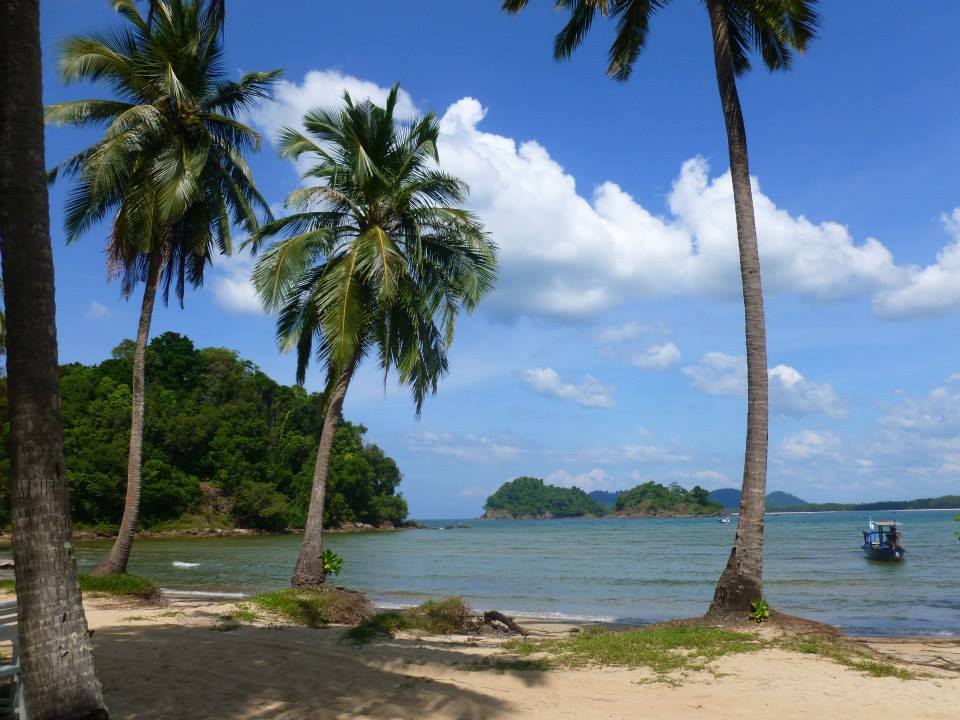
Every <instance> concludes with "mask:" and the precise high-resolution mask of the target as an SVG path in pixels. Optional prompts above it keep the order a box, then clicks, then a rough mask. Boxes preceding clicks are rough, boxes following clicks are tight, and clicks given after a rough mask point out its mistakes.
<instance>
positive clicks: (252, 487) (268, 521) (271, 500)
mask: <svg viewBox="0 0 960 720" xmlns="http://www.w3.org/2000/svg"><path fill="white" fill-rule="evenodd" d="M289 510H290V508H289V506H288V504H287V499H286V497H284V496H283V494H282V493H279V492H277V491H276V490H275V489H274V488H273V486H271V485H268V484H267V483H262V482H253V481H251V480H247V481H245V482H243V483H241V484H240V486H239V487H238V488H237V491H236V493H235V494H234V496H233V516H234V518H235V519H236V521H237V524H238V525H240V527H246V528H256V529H258V530H283V529H284V528H285V527H287V516H288V514H289Z"/></svg>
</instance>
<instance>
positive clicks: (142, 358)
mask: <svg viewBox="0 0 960 720" xmlns="http://www.w3.org/2000/svg"><path fill="white" fill-rule="evenodd" d="M162 268H163V258H162V257H161V254H160V252H159V251H157V250H154V251H153V252H151V253H150V265H149V268H148V270H147V283H146V286H145V287H144V290H143V302H142V304H141V305H140V324H139V325H138V326H137V343H136V349H135V350H134V353H133V393H132V395H133V397H132V408H131V413H130V449H129V452H128V453H127V495H126V498H125V500H124V504H123V519H122V520H121V521H120V532H119V533H118V534H117V539H116V541H115V542H114V543H113V547H112V548H111V549H110V554H109V555H108V556H107V557H105V558H104V559H103V560H101V561H100V562H99V563H97V565H96V567H94V568H93V570H91V571H90V573H91V574H92V575H118V574H121V573H125V572H126V571H127V563H128V562H129V561H130V551H131V549H132V548H133V534H134V531H135V530H136V527H137V520H138V519H139V517H140V469H141V466H142V464H143V462H142V461H143V407H144V399H143V397H144V390H145V380H146V361H147V342H148V341H149V340H150V321H151V320H152V319H153V306H154V302H155V301H156V298H157V286H158V285H159V284H160V271H161V270H162Z"/></svg>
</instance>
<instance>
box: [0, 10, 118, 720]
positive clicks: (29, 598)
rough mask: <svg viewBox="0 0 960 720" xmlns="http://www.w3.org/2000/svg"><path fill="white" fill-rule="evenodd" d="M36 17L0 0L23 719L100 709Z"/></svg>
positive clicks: (0, 222) (1, 145)
mask: <svg viewBox="0 0 960 720" xmlns="http://www.w3.org/2000/svg"><path fill="white" fill-rule="evenodd" d="M39 23H40V11H39V5H38V0H4V3H3V4H2V6H0V77H4V78H6V79H7V80H6V83H7V86H6V87H5V88H4V90H3V92H0V254H2V256H3V280H4V288H5V292H6V307H7V341H8V349H7V350H8V354H7V372H8V392H9V401H10V451H11V459H12V462H11V477H12V487H11V500H12V511H13V557H14V562H15V570H16V575H17V600H18V628H19V635H20V659H21V663H22V667H23V671H22V673H23V680H24V688H25V691H26V703H27V707H28V710H29V713H30V717H31V718H32V719H33V720H52V719H53V718H58V719H63V720H77V719H80V718H83V719H85V720H93V719H94V718H97V719H100V718H106V717H107V712H106V709H105V708H104V704H103V694H102V692H101V689H100V683H99V682H98V681H97V675H96V671H95V669H94V663H93V650H92V647H91V643H90V636H89V633H88V632H87V621H86V617H85V616H84V614H83V605H82V604H81V598H80V587H79V585H78V584H77V574H76V572H77V571H76V561H75V559H74V552H73V545H72V544H71V540H70V537H71V529H72V528H71V525H70V511H69V504H68V500H67V483H66V477H65V475H64V467H63V435H62V431H61V428H60V388H59V370H58V367H57V329H56V308H55V298H54V281H53V253H52V250H51V248H50V220H49V214H48V204H47V202H48V201H47V182H46V173H45V170H44V146H43V101H42V97H41V95H42V91H41V76H40V29H39Z"/></svg>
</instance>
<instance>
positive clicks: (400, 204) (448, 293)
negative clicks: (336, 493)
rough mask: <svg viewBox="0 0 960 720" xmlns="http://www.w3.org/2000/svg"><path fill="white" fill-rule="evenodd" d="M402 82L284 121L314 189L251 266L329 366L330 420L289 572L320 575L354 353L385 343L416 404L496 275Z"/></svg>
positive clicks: (315, 580)
mask: <svg viewBox="0 0 960 720" xmlns="http://www.w3.org/2000/svg"><path fill="white" fill-rule="evenodd" d="M398 90H399V88H398V87H396V86H395V87H394V88H393V89H391V91H390V93H389V95H388V97H387V100H386V103H385V105H384V106H383V107H380V106H378V105H376V104H374V103H373V102H371V101H369V100H367V101H364V102H360V103H355V102H354V101H353V99H352V98H351V97H350V95H349V94H345V95H344V104H343V107H341V108H338V109H329V110H324V109H317V110H313V111H311V112H309V113H307V114H306V116H305V117H304V120H303V125H304V128H305V129H306V134H305V133H303V132H301V131H299V130H295V129H291V128H285V129H284V130H283V131H282V132H281V133H280V135H279V138H278V145H279V148H280V152H281V153H282V154H283V155H284V156H286V157H288V158H290V159H291V160H298V159H300V158H302V157H304V156H312V157H313V158H315V159H316V164H314V165H313V166H312V167H311V168H310V169H309V170H307V171H306V172H305V173H304V176H303V177H304V180H305V181H306V182H308V183H311V185H309V186H308V187H304V188H301V189H299V190H296V191H294V192H293V193H291V194H290V196H289V197H288V198H287V207H288V208H289V209H290V210H291V211H292V212H291V214H290V215H287V216H286V217H283V218H280V219H278V220H275V221H273V222H271V223H269V224H267V225H264V226H263V227H262V228H260V230H259V231H258V232H256V233H255V234H254V235H253V237H252V238H251V243H252V247H253V250H254V252H257V251H259V249H260V246H261V244H262V242H263V240H264V239H265V238H267V237H270V236H273V235H276V234H282V235H283V236H284V237H283V239H281V240H279V241H277V242H276V243H274V244H273V245H272V246H271V247H270V248H269V249H268V250H266V251H265V252H264V254H263V256H262V257H261V258H260V260H259V261H258V262H257V265H256V267H255V268H254V278H253V279H254V285H255V286H256V289H257V292H258V293H259V295H260V298H261V300H262V302H263V304H264V306H265V307H266V308H267V309H268V310H270V311H274V312H277V313H278V320H277V339H278V341H279V344H280V346H281V348H282V349H293V348H296V350H297V380H298V382H301V383H302V382H303V381H304V379H305V375H306V370H307V366H308V364H309V362H310V358H311V356H312V355H316V358H317V360H318V361H319V362H320V363H321V365H322V366H324V368H325V370H326V374H327V380H326V392H325V398H326V399H325V408H324V422H323V429H322V431H321V435H320V442H319V445H318V449H317V458H316V466H315V469H314V477H313V486H312V489H311V495H310V506H309V509H308V512H307V521H306V527H305V529H304V536H303V542H302V544H301V546H300V554H299V556H298V559H297V564H296V568H295V570H294V574H293V578H292V580H291V582H292V584H293V585H295V586H315V585H319V584H321V583H323V582H324V579H325V577H326V566H325V564H324V562H323V539H322V537H323V509H324V502H325V497H326V483H327V475H328V471H329V467H328V466H329V459H330V451H331V448H332V445H333V438H334V434H335V432H336V428H337V424H338V423H339V420H340V413H341V409H342V407H343V401H344V398H345V396H346V393H347V389H348V387H349V384H350V381H351V378H352V376H353V373H354V371H355V370H356V368H357V366H358V365H359V363H360V362H361V361H362V360H363V358H364V357H365V356H366V355H367V354H368V353H369V352H372V351H375V352H376V354H377V359H378V362H379V365H380V368H381V370H382V371H383V373H384V382H386V379H387V376H388V374H389V372H390V371H391V370H394V371H396V373H397V376H398V378H399V380H400V382H401V383H403V384H405V385H407V386H409V387H410V389H411V391H412V393H413V398H414V402H415V404H416V411H417V414H418V415H419V413H420V411H421V408H422V407H423V401H424V399H425V398H426V396H427V395H428V394H431V393H434V392H436V390H437V383H438V381H439V379H440V378H441V377H442V376H443V375H444V374H445V373H446V372H447V367H448V362H447V349H448V347H449V346H450V343H451V342H452V341H453V334H454V324H455V322H456V318H457V315H458V314H459V312H460V311H461V310H465V311H467V312H469V311H471V310H473V309H474V307H475V306H476V305H477V303H478V302H479V300H480V298H481V297H482V296H483V295H484V294H485V293H486V292H487V291H489V290H490V289H491V288H492V287H493V283H494V278H495V271H496V248H495V246H494V244H493V242H491V240H490V238H489V237H488V236H487V234H486V232H485V231H484V229H483V226H482V225H481V223H480V222H479V221H478V219H477V218H475V217H474V216H473V215H472V214H471V213H470V212H468V211H466V210H464V209H462V208H461V207H460V205H461V203H463V201H464V200H465V198H466V194H467V187H466V185H465V184H464V183H463V182H461V181H460V180H458V179H456V178H454V177H451V176H449V175H447V174H445V173H443V172H441V171H440V170H439V169H437V165H436V163H437V162H438V155H437V137H438V135H439V130H440V128H439V125H438V123H437V119H436V117H435V116H434V115H433V114H428V115H424V116H422V117H417V118H413V119H412V120H409V121H406V122H405V121H401V120H399V119H397V118H395V110H396V105H397V94H398Z"/></svg>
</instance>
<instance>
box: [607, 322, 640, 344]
mask: <svg viewBox="0 0 960 720" xmlns="http://www.w3.org/2000/svg"><path fill="white" fill-rule="evenodd" d="M648 332H650V327H649V326H648V325H644V324H643V323H640V322H628V323H624V324H623V325H614V326H612V327H606V328H603V329H602V330H601V331H600V332H598V333H597V334H596V336H595V338H596V341H597V342H598V343H619V342H623V341H624V340H633V339H635V338H638V337H640V336H642V335H646V334H647V333H648Z"/></svg>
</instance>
